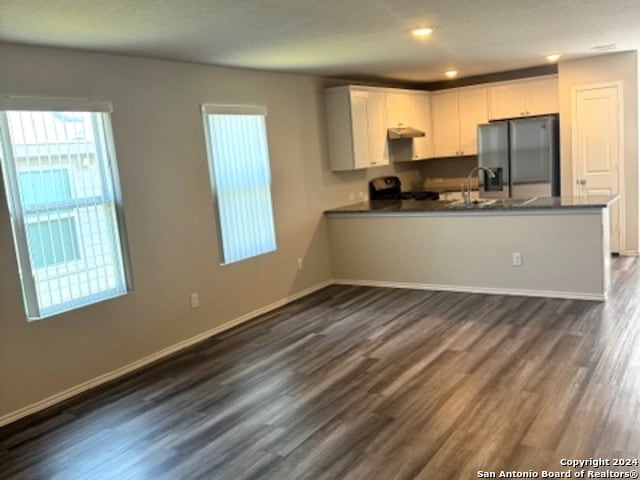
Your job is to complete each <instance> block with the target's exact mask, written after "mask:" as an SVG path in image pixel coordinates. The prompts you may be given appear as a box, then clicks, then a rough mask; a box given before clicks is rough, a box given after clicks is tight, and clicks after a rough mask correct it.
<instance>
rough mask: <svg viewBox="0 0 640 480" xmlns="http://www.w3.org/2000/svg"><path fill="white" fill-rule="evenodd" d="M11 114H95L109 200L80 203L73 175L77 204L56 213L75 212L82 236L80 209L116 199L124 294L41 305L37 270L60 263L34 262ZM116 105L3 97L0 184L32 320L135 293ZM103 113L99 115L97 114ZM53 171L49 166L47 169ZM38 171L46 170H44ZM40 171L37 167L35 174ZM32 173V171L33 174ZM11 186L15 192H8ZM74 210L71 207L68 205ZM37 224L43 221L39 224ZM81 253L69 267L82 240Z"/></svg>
mask: <svg viewBox="0 0 640 480" xmlns="http://www.w3.org/2000/svg"><path fill="white" fill-rule="evenodd" d="M11 111H31V112H47V111H49V112H83V113H91V114H92V115H91V123H92V128H93V130H94V138H93V144H94V145H95V149H96V151H95V155H96V158H99V168H100V169H101V171H100V179H101V181H102V182H103V187H104V192H108V193H109V196H106V197H105V198H104V199H103V201H97V199H98V198H99V197H87V198H83V199H81V201H77V199H75V200H73V199H74V188H75V187H74V185H73V181H72V176H71V175H70V176H69V188H70V193H71V195H72V200H71V201H69V202H60V205H57V208H56V209H55V212H56V214H58V215H59V214H60V213H69V214H70V215H72V216H73V218H74V221H76V233H77V234H78V235H79V233H78V232H79V229H78V228H77V211H76V210H77V209H78V208H80V207H81V206H82V207H87V206H98V205H105V204H106V202H105V201H110V202H112V204H113V208H114V212H113V213H114V219H115V222H114V230H115V231H114V232H113V237H114V239H115V240H116V245H114V247H115V249H116V250H115V252H114V254H115V255H116V256H117V260H118V261H119V262H120V268H121V275H122V279H123V285H122V287H123V288H124V291H119V289H105V290H100V291H99V292H95V293H91V294H89V295H84V296H82V297H79V298H77V299H73V300H65V301H61V302H58V303H56V304H54V305H52V306H49V307H41V306H40V305H39V301H38V289H37V287H36V277H37V272H42V271H43V270H48V269H50V268H51V269H55V268H56V267H59V265H60V264H56V265H50V266H46V267H44V268H36V267H35V265H33V264H32V263H31V257H30V252H29V241H28V233H27V225H28V224H29V223H30V222H29V221H28V216H29V209H28V208H25V207H24V206H23V205H22V199H21V198H20V195H19V193H18V192H20V180H19V175H20V173H21V171H26V170H22V169H19V168H17V164H16V159H15V157H14V154H13V146H12V140H11V135H10V130H9V121H8V112H11ZM112 111H113V110H112V107H111V103H110V102H108V101H106V100H98V99H81V98H47V97H20V96H0V148H1V149H2V150H1V153H2V158H0V160H3V161H0V170H4V171H2V172H1V173H2V174H3V175H2V176H3V177H4V182H0V193H1V192H2V190H4V194H5V198H6V199H7V205H8V209H9V217H10V220H11V225H12V231H13V237H14V249H15V251H16V257H17V260H18V262H17V263H18V274H19V277H20V283H21V285H22V289H23V299H24V305H25V313H26V316H27V320H28V321H32V320H41V319H44V318H48V317H52V316H55V315H59V314H62V313H65V312H68V311H71V310H75V309H78V308H83V307H85V306H88V305H92V304H95V303H97V302H100V301H102V300H107V299H111V298H116V297H118V296H121V295H125V294H127V293H128V292H131V291H132V290H133V275H132V272H131V261H130V257H129V248H128V241H127V231H126V226H125V221H124V205H123V201H122V191H121V187H120V176H119V172H118V165H117V157H116V153H115V145H114V137H113V130H112V127H111V113H112ZM94 114H98V115H94ZM42 167H43V168H44V169H47V167H48V166H46V165H44V166H42ZM37 168H41V167H40V166H38V167H37ZM64 168H68V167H66V166H60V165H56V166H54V167H53V168H52V169H64ZM35 169H36V167H34V170H35ZM30 171H31V170H30ZM7 186H8V189H9V191H7ZM66 203H68V206H67V207H65V204H66ZM65 209H70V210H71V211H69V212H60V211H59V210H65ZM36 221H37V220H36ZM76 241H77V247H78V249H79V256H80V259H78V260H75V261H73V262H65V263H64V264H65V265H67V264H68V265H69V266H71V264H75V266H76V267H78V265H80V264H81V263H82V261H83V260H82V258H83V255H82V252H83V247H82V240H81V239H80V238H77V239H76Z"/></svg>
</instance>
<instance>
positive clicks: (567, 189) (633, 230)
mask: <svg viewBox="0 0 640 480" xmlns="http://www.w3.org/2000/svg"><path fill="white" fill-rule="evenodd" d="M639 78H640V76H639V74H638V52H637V51H632V52H623V53H613V54H608V55H598V56H594V57H589V58H583V59H578V60H569V61H565V62H560V64H559V65H558V82H559V95H560V142H561V143H560V158H561V166H560V168H561V170H562V187H561V188H562V192H563V194H566V195H572V194H573V186H574V183H575V182H574V178H573V168H572V159H571V137H572V107H571V89H572V87H576V86H580V85H593V84H599V83H606V82H622V95H623V113H624V117H623V121H624V130H623V136H624V143H623V148H622V158H623V163H624V165H623V167H624V180H623V181H624V198H623V201H624V209H625V218H624V223H625V238H624V239H623V241H622V245H621V246H622V252H623V253H625V252H626V253H637V252H638V251H639V250H640V244H639V238H640V230H639V229H640V222H638V215H639V213H640V208H639V206H640V197H639V189H638V185H639V181H638V174H639V173H638V172H639V171H638V79H639Z"/></svg>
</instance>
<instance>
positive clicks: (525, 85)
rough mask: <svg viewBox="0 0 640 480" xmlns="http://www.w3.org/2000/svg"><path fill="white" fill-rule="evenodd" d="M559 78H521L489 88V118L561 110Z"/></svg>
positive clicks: (521, 115) (494, 118)
mask: <svg viewBox="0 0 640 480" xmlns="http://www.w3.org/2000/svg"><path fill="white" fill-rule="evenodd" d="M559 108H560V106H559V99H558V78H557V77H556V76H555V75H554V76H553V77H541V78H538V79H534V80H519V81H514V82H507V83H503V84H500V85H495V86H492V87H490V88H489V118H490V119H491V120H498V119H501V118H514V117H526V116H531V115H544V114H548V113H557V112H558V111H559Z"/></svg>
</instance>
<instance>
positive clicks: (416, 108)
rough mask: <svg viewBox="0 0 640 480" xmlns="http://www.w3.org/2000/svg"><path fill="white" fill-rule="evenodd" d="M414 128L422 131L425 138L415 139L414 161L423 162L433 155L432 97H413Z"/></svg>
mask: <svg viewBox="0 0 640 480" xmlns="http://www.w3.org/2000/svg"><path fill="white" fill-rule="evenodd" d="M412 97H413V98H412V100H413V101H412V107H413V110H412V121H413V122H414V125H412V126H413V127H415V128H417V129H418V130H422V131H423V132H424V133H425V136H424V137H417V138H414V139H413V158H412V159H413V160H423V159H425V158H429V157H431V156H432V155H433V133H432V128H431V97H430V95H429V94H428V93H415V94H413V95H412Z"/></svg>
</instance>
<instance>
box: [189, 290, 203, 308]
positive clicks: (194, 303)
mask: <svg viewBox="0 0 640 480" xmlns="http://www.w3.org/2000/svg"><path fill="white" fill-rule="evenodd" d="M189 300H190V301H191V308H198V307H199V306H200V297H199V295H198V293H197V292H195V293H192V294H191V295H189Z"/></svg>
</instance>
